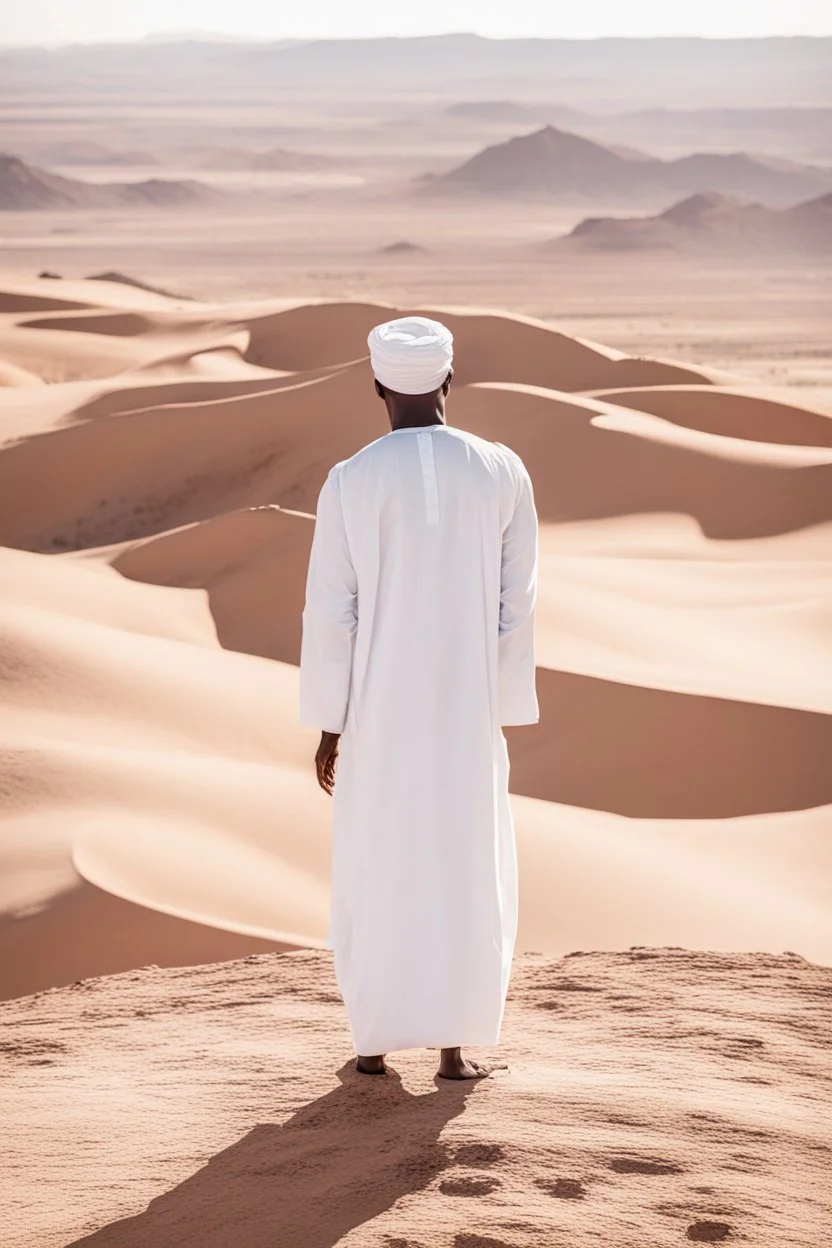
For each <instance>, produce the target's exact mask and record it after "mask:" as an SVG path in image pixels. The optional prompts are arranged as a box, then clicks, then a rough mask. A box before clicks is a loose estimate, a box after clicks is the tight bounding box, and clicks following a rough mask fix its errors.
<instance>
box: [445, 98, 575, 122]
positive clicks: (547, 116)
mask: <svg viewBox="0 0 832 1248" xmlns="http://www.w3.org/2000/svg"><path fill="white" fill-rule="evenodd" d="M443 111H444V113H445V116H446V117H451V118H453V119H455V120H460V121H473V122H479V123H481V124H483V125H489V124H490V125H522V124H523V122H530V123H532V122H537V123H538V124H540V122H547V123H552V122H558V123H559V124H561V125H563V124H565V125H570V124H571V125H576V124H577V123H578V122H581V121H583V120H584V119H585V118H587V117H589V116H590V114H588V113H581V112H578V110H577V109H575V108H569V107H568V106H567V105H566V104H518V103H517V102H516V101H514V100H460V101H459V102H458V103H456V104H449V105H448V106H447V108H445V109H444V110H443Z"/></svg>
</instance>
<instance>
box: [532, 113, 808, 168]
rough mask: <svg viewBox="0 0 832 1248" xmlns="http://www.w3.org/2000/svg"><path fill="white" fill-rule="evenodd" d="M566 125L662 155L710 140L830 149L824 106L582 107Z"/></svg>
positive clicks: (762, 147) (794, 153) (726, 144)
mask: <svg viewBox="0 0 832 1248" xmlns="http://www.w3.org/2000/svg"><path fill="white" fill-rule="evenodd" d="M545 120H546V121H552V122H557V121H558V118H557V117H555V116H552V117H546V118H545ZM570 125H571V128H572V129H573V130H577V131H579V133H581V134H585V135H586V136H587V137H588V138H590V139H596V140H598V141H599V142H601V143H610V142H615V143H635V144H643V145H644V146H645V147H649V148H650V149H651V150H652V151H654V152H656V153H659V154H661V155H666V156H668V157H672V156H677V155H680V154H682V153H684V152H691V151H702V150H703V149H708V148H712V147H714V146H716V147H718V150H720V151H726V150H728V151H747V152H752V153H757V152H768V153H778V154H784V155H786V154H787V155H789V156H791V157H792V158H795V157H796V158H799V159H801V160H810V161H811V160H819V159H823V158H828V157H829V156H830V155H832V109H829V108H807V107H805V106H804V107H800V106H793V107H791V108H686V109H673V108H654V109H641V110H638V111H637V112H620V113H605V114H600V113H595V114H593V113H583V114H579V115H578V116H577V117H576V118H575V120H574V121H572V122H571V123H570Z"/></svg>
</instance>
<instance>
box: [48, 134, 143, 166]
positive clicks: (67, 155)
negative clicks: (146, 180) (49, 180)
mask: <svg viewBox="0 0 832 1248" xmlns="http://www.w3.org/2000/svg"><path fill="white" fill-rule="evenodd" d="M37 160H38V162H39V163H40V164H43V165H143V166H145V167H147V166H148V165H158V164H159V163H160V162H159V160H158V159H157V157H156V156H154V155H153V153H152V152H142V151H132V150H126V151H119V150H118V149H117V148H113V147H106V146H105V144H103V143H97V142H96V141H95V140H94V139H76V140H74V141H69V142H58V143H50V144H48V145H47V146H46V147H39V148H38V149H37Z"/></svg>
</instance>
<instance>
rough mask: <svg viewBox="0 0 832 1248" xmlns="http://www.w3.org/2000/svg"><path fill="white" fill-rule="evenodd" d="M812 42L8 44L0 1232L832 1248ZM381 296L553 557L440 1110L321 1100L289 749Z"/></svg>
mask: <svg viewBox="0 0 832 1248" xmlns="http://www.w3.org/2000/svg"><path fill="white" fill-rule="evenodd" d="M822 42H823V41H811V40H809V41H805V40H793V41H789V42H788V46H786V44H785V42H784V41H777V40H774V41H758V42H755V43H752V44H748V45H746V44H742V43H741V42H740V41H736V43H732V42H731V41H728V43H727V44H725V45H723V44H719V45H718V46H717V43H716V42H715V43H714V45H713V48H711V47H710V46H708V45H706V41H685V40H680V41H677V43H678V46H676V45H674V46H673V47H671V46H669V44H662V42H661V41H655V43H654V42H653V41H634V42H633V43H630V42H628V41H597V42H596V43H593V41H587V43H586V45H584V44H582V43H580V41H576V42H575V43H573V44H571V45H569V46H568V47H564V46H561V45H560V44H558V43H557V42H556V41H553V42H552V43H551V45H547V46H546V47H543V46H542V45H540V46H538V45H536V44H533V43H532V42H528V43H527V42H526V41H518V42H517V43H516V44H514V45H512V47H511V49H510V52H511V56H510V58H508V59H506V57H503V59H500V58H497V60H495V59H494V56H493V54H494V48H493V47H491V46H490V45H489V44H488V43H487V41H477V40H471V39H469V38H468V37H465V36H459V37H455V38H454V39H452V40H450V41H449V42H443V41H432V40H426V41H412V42H410V41H405V42H404V43H403V44H402V46H401V47H396V48H394V49H392V50H391V48H389V47H386V48H385V49H382V50H383V51H385V53H391V57H392V59H391V57H388V56H383V57H380V56H378V55H377V52H378V50H379V49H378V48H376V47H375V46H374V45H370V44H366V43H364V42H361V41H356V42H355V44H354V45H351V47H350V54H349V56H346V55H345V53H344V50H343V48H341V47H340V45H329V44H321V45H316V49H309V48H307V49H301V50H298V51H297V52H292V53H291V56H289V57H288V59H281V58H284V55H285V53H284V50H282V49H281V48H279V47H272V48H270V49H267V50H265V51H264V50H263V49H262V48H259V47H253V48H246V47H243V46H237V45H234V46H229V47H226V46H219V45H218V46H217V47H213V48H212V47H206V46H204V45H201V44H199V42H194V43H193V44H190V43H183V44H173V45H171V46H169V47H168V46H165V47H160V48H154V47H150V46H148V47H147V48H143V47H135V48H132V49H117V48H111V49H103V50H102V49H96V48H87V49H84V48H75V49H65V50H64V51H63V52H62V53H61V56H60V57H59V58H56V57H54V56H52V55H51V54H46V53H42V52H39V51H37V50H31V51H21V52H4V53H3V54H2V55H0V69H2V71H3V77H4V88H3V92H1V93H0V118H2V120H3V127H4V140H3V148H4V150H7V151H8V153H9V154H10V156H11V157H12V158H13V159H12V163H11V164H6V165H5V166H4V170H5V172H3V171H2V170H0V172H3V177H4V178H5V181H3V182H2V185H1V186H0V198H1V197H2V195H3V194H4V195H6V197H7V198H6V200H5V201H3V202H5V203H6V206H7V207H13V208H14V209H15V210H14V211H3V212H0V1000H2V1002H3V1004H2V1006H0V1018H2V1022H3V1026H4V1038H3V1041H2V1042H0V1060H2V1062H3V1065H4V1070H3V1080H4V1094H3V1111H4V1125H6V1124H9V1125H8V1126H7V1132H6V1134H7V1144H8V1147H7V1150H6V1151H7V1155H8V1160H9V1162H10V1165H11V1171H10V1173H11V1177H12V1185H11V1192H12V1195H11V1199H10V1200H8V1201H6V1202H5V1206H4V1210H3V1214H2V1215H0V1216H2V1217H3V1218H5V1220H6V1223H7V1225H4V1226H3V1230H2V1235H0V1238H2V1242H3V1245H4V1248H5V1245H6V1244H8V1245H9V1248H64V1246H65V1245H68V1244H69V1243H70V1242H72V1243H75V1242H85V1243H86V1242H88V1243H90V1244H96V1245H100V1246H101V1248H105V1246H108V1245H113V1248H117V1246H118V1245H136V1246H138V1245H147V1248H151V1245H152V1246H153V1248H156V1246H157V1245H159V1244H165V1245H167V1244H171V1245H173V1244H176V1245H183V1246H184V1248H188V1246H189V1245H191V1244H193V1245H194V1248H197V1245H208V1246H209V1248H212V1246H214V1245H216V1248H227V1245H228V1244H229V1243H240V1244H241V1245H245V1248H258V1246H259V1245H263V1248H265V1246H266V1245H267V1244H269V1245H273V1244H279V1245H280V1248H333V1246H334V1245H335V1244H340V1243H343V1244H345V1245H354V1246H355V1248H359V1246H360V1248H365V1246H368V1248H374V1246H375V1245H378V1246H379V1248H382V1245H383V1246H384V1248H550V1245H551V1246H552V1248H556V1246H558V1245H561V1244H563V1245H566V1244H570V1245H578V1246H581V1245H587V1246H588V1245H590V1244H597V1243H604V1244H609V1245H610V1248H664V1246H665V1245H667V1246H668V1248H670V1245H675V1244H682V1243H687V1242H722V1241H727V1242H747V1243H750V1244H755V1245H760V1246H761V1248H783V1246H785V1245H798V1246H800V1248H826V1246H827V1239H828V1234H827V1233H826V1231H825V1229H824V1228H825V1226H826V1225H827V1224H828V1223H829V1221H830V1218H832V1210H830V1208H829V1201H828V1194H827V1193H826V1187H827V1186H828V1184H826V1185H825V1182H824V1180H825V1175H826V1173H827V1171H828V1169H829V1161H830V1153H832V1140H830V1138H829V1126H828V1124H829V1121H830V1116H832V1106H830V1098H829V1093H828V1089H829V1086H830V1079H832V1069H830V1063H829V1051H828V1030H829V1022H830V1020H829V1016H828V1015H829V1011H828V1001H829V993H830V972H829V970H828V967H829V965H830V964H832V889H830V883H829V881H830V878H832V839H830V830H831V829H832V768H830V762H829V760H830V758H832V717H830V711H832V663H830V648H831V647H830V639H831V638H832V364H831V363H830V358H829V350H828V339H829V314H830V291H832V267H830V253H829V222H828V203H827V201H828V194H827V195H826V196H825V198H824V190H825V188H827V187H828V186H829V185H832V172H830V167H829V157H830V154H832V147H830V146H829V139H828V135H829V120H830V116H832V110H831V109H830V107H829V106H830V104H832V100H830V98H829V89H828V75H826V74H824V73H822V71H821V64H822V60H823V56H822V53H823V51H824V47H825V45H824V46H823V47H822V46H821V44H822ZM590 45H592V46H590ZM567 52H568V54H569V57H570V58H573V61H572V62H570V63H572V64H573V68H575V67H578V68H580V67H583V70H586V73H585V74H584V76H579V77H577V78H575V77H573V78H571V79H570V80H569V81H570V83H571V86H570V92H571V94H570V98H569V99H568V100H556V99H553V98H552V96H551V76H552V73H553V72H554V71H555V70H556V69H558V67H560V68H561V69H562V65H563V62H562V57H563V55H564V54H565V53H567ZM574 57H577V58H578V59H577V61H574ZM713 57H715V58H716V60H714V59H713ZM720 58H721V59H720ZM717 61H718V62H719V64H718V65H717ZM255 62H256V64H255ZM207 64H210V65H213V66H214V67H215V69H214V70H212V71H211V73H209V74H208V75H207V77H206V76H205V74H206V70H205V66H206V65H207ZM449 66H453V77H452V78H449V77H448V74H449V69H448V67H449ZM277 69H280V75H278V77H279V85H276V77H275V72H276V70H277ZM583 70H582V72H583ZM214 72H216V75H217V77H216V78H214V77H213V76H212V75H213V74H214ZM576 72H577V69H576ZM703 74H704V75H705V76H706V77H707V81H708V93H707V100H708V107H707V108H702V107H701V102H702V99H703V98H705V97H703V88H702V84H703V81H704V80H705V79H704V78H703ZM761 80H765V82H766V84H767V93H768V101H767V107H766V108H760V107H758V105H759V98H758V97H759V82H760V81H761ZM215 82H216V83H220V84H221V89H220V88H218V87H216V86H215V85H214V84H215ZM451 83H452V85H449V84H451ZM304 84H305V85H304ZM443 84H445V85H443ZM519 84H522V87H521V86H520V85H519ZM47 86H48V91H47V89H46V88H47ZM223 92H224V93H225V94H223ZM552 127H556V128H557V129H556V130H553V129H552ZM535 133H537V134H538V135H540V134H543V135H544V136H546V137H545V138H544V140H541V139H540V138H537V139H535ZM564 133H566V134H567V137H566V139H564V138H563V134H564ZM570 136H571V137H570ZM581 136H583V137H581ZM541 144H542V148H541ZM542 149H545V150H542ZM506 150H508V151H509V152H510V153H512V156H511V160H512V161H513V160H514V159H515V158H516V157H517V154H518V153H519V154H520V156H521V157H523V160H526V155H527V154H528V152H529V150H531V151H532V155H533V159H532V161H531V165H532V166H533V168H532V173H533V174H535V176H536V166H537V164H538V163H539V162H541V161H544V162H545V161H546V160H548V161H549V162H550V163H549V165H548V166H547V168H546V169H544V170H542V173H541V177H542V181H543V182H544V183H545V185H544V186H543V187H542V189H543V191H544V193H543V194H540V190H541V188H540V187H534V186H529V185H526V187H525V188H522V187H520V188H518V187H516V186H515V187H514V188H513V189H511V193H510V194H507V193H505V191H506V187H505V185H503V183H505V181H506V178H510V177H511V176H513V175H512V170H511V168H510V167H509V166H510V163H511V162H509V165H506V163H505V160H504V155H500V153H501V152H502V153H503V154H504V153H505V151H506ZM495 153H496V155H495ZM535 153H536V154H535ZM569 153H572V154H573V155H574V157H575V160H574V164H573V167H572V175H574V181H573V183H572V190H571V191H568V188H566V191H565V188H564V184H563V181H562V179H561V178H560V171H561V170H562V167H563V162H564V160H565V159H566V156H567V155H569ZM483 154H486V155H483ZM524 154H525V155H524ZM784 158H788V159H784ZM570 159H571V157H570ZM495 161H496V166H495ZM521 163H522V161H521ZM472 164H473V167H474V168H475V169H477V170H479V171H480V172H482V171H483V170H485V172H486V173H487V174H488V178H487V179H486V181H487V182H489V180H490V182H489V185H487V186H485V187H484V188H483V187H479V188H477V187H473V188H472V187H471V186H470V185H468V186H465V187H463V188H462V189H461V190H460V189H459V188H458V186H457V185H456V184H457V183H458V182H459V179H458V177H455V176H454V170H459V169H466V168H467V169H469V171H470V169H471V167H472ZM526 166H528V161H526ZM495 167H497V177H496V182H495V180H494V170H495ZM427 173H432V174H434V175H435V176H434V178H432V179H426V178H425V176H424V175H425V174H427ZM717 174H718V180H719V179H721V181H719V185H714V184H712V183H711V182H710V181H708V179H710V178H711V177H713V176H716V175H717ZM448 175H450V176H448ZM477 176H479V175H477ZM570 176H571V175H570ZM501 179H502V182H501ZM593 179H595V181H594V182H593ZM701 179H704V183H701ZM0 181H2V179H0ZM462 181H466V179H465V178H463V179H462ZM532 181H534V178H532ZM613 184H614V185H613ZM131 185H132V187H133V189H130V188H131ZM160 185H161V186H163V187H168V188H169V187H170V186H174V187H180V188H181V187H183V186H185V187H187V188H190V189H189V190H187V191H186V192H184V193H181V194H180V192H179V191H174V192H171V191H170V190H161V191H160V190H159V187H160ZM136 187H139V188H141V187H144V188H145V189H144V190H141V189H136ZM202 187H204V188H206V193H205V194H203V191H202V190H201V189H200V188H202ZM440 187H441V193H437V192H439V191H440ZM124 188H127V189H124ZM148 188H150V189H148ZM755 188H756V189H755ZM757 189H759V190H760V194H759V195H758V194H757ZM689 192H690V193H691V195H692V196H693V198H692V199H691V198H690V197H688V198H687V199H685V198H684V197H685V196H688V193H689ZM749 193H750V198H753V199H759V201H760V202H759V206H758V207H755V208H753V210H751V212H749V211H748V209H747V206H746V205H745V202H744V201H745V199H746V198H748V197H749ZM19 194H20V195H22V199H21V198H17V199H15V197H16V196H18V195H19ZM737 195H739V196H740V197H741V199H742V200H743V203H742V204H738V203H737V201H736V199H735V198H730V197H733V196H737ZM56 196H57V197H58V198H57V199H56V198H55V197H56ZM61 196H64V197H66V196H68V197H69V201H70V202H67V200H66V199H62V198H61ZM812 196H814V206H813V204H809V205H808V207H806V208H801V207H796V205H799V204H801V203H806V202H807V201H809V200H810V198H811V197H812ZM12 201H13V202H12ZM680 201H683V202H682V203H681V204H680ZM691 205H693V206H694V208H695V209H696V210H695V211H694V212H693V215H692V216H691ZM818 205H819V207H818ZM674 206H675V207H674ZM680 213H681V214H682V217H683V220H682V221H681V223H680V220H679V215H680ZM807 213H808V214H809V215H810V216H811V231H809V230H808V228H807V226H806V221H807V219H808V218H807V215H806V214H807ZM587 218H603V221H602V224H601V226H600V227H597V228H598V237H597V239H596V243H597V244H598V245H597V246H596V245H595V244H587V243H586V238H587V231H586V229H585V228H582V227H581V224H580V223H581V222H583V221H585V220H586V219H587ZM622 218H623V220H622ZM752 221H753V231H751V222H752ZM575 227H578V229H577V233H576V234H575V235H573V236H572V239H573V240H574V238H576V237H577V238H578V239H580V238H581V237H583V238H584V240H585V241H584V242H582V243H579V244H578V245H577V246H575V245H574V241H567V239H568V237H569V232H570V231H572V230H574V229H575ZM591 232H592V231H591V230H590V231H589V233H591ZM752 232H753V238H752ZM634 237H635V239H636V240H637V241H639V240H643V239H646V240H647V246H645V248H644V250H643V251H640V250H639V249H638V248H636V249H633V248H632V247H631V243H632V241H633V238H634ZM738 239H743V240H744V242H745V243H746V244H747V245H743V246H742V247H740V246H739V245H738V243H737V240H738ZM657 243H658V246H657V245H656V244H657ZM622 246H623V248H624V249H623V250H622V249H621V248H622ZM38 273H41V274H45V273H48V274H52V276H41V277H37V276H35V275H36V274H38ZM96 274H97V275H99V276H98V277H95V276H94V275H96ZM166 292H173V293H166ZM399 310H407V311H409V312H413V311H424V312H427V313H428V314H430V315H435V316H439V317H440V318H441V319H443V320H445V321H447V322H448V324H449V325H450V326H451V327H452V329H453V332H454V334H455V338H456V376H455V382H454V386H453V389H452V391H451V398H450V403H449V408H448V418H449V420H450V422H451V423H452V424H457V425H459V426H461V427H463V428H466V429H470V430H472V431H474V432H476V433H478V434H481V435H482V436H485V437H487V438H493V439H497V440H499V441H502V442H505V443H507V444H508V445H510V446H512V447H513V448H514V449H515V450H517V451H518V452H519V453H520V454H521V455H522V456H523V458H524V459H525V461H526V463H527V464H528V466H529V469H530V471H531V474H532V478H533V482H534V487H535V492H536V499H537V505H538V510H539V514H540V519H541V539H540V554H541V576H540V599H539V608H538V615H537V645H538V665H539V666H538V689H539V695H540V703H541V723H540V725H539V726H538V727H536V728H534V729H515V730H511V732H510V750H511V784H510V787H511V790H512V803H513V808H514V813H515V820H516V826H517V837H518V848H519V854H520V871H521V918H520V933H519V940H518V950H519V955H520V956H519V958H518V963H517V970H516V974H515V977H514V981H513V986H512V993H511V999H510V1003H509V1010H508V1015H507V1020H506V1030H505V1036H504V1041H505V1044H504V1050H503V1057H504V1058H505V1060H507V1061H508V1062H509V1065H510V1071H509V1072H508V1073H507V1074H505V1075H500V1076H499V1077H497V1078H495V1079H494V1080H493V1081H489V1082H487V1083H485V1084H483V1085H481V1086H478V1087H476V1088H472V1089H469V1088H465V1089H457V1088H454V1087H450V1086H443V1087H436V1086H434V1084H433V1082H432V1074H431V1067H432V1059H433V1056H434V1055H430V1054H406V1055H394V1058H393V1061H392V1065H393V1066H394V1068H395V1070H396V1072H397V1074H396V1076H395V1077H394V1078H392V1079H391V1080H389V1081H387V1082H385V1081H377V1080H369V1081H366V1083H367V1084H369V1086H366V1085H365V1083H364V1082H359V1080H358V1077H356V1076H354V1075H353V1074H352V1072H351V1070H350V1069H349V1066H348V1059H349V1057H350V1050H349V1036H348V1033H347V1030H346V1023H345V1018H344V1014H343V1009H342V1007H341V1005H340V1002H339V1000H338V997H337V993H336V990H335V984H334V980H333V975H332V967H331V960H330V956H329V954H328V953H327V952H326V951H325V950H324V949H323V948H322V946H323V938H324V933H325V930H326V921H327V908H328V877H329V862H328V854H329V844H328V842H329V817H330V808H329V805H328V799H327V798H326V796H325V795H324V794H323V793H322V792H321V791H320V789H319V788H318V786H317V784H316V782H315V779H314V772H313V768H312V757H313V754H314V750H315V746H316V742H317V734H315V733H313V732H311V731H309V730H307V729H305V728H300V727H299V726H298V724H297V662H298V654H299V645H300V613H301V608H302V604H303V593H304V580H305V573H306V563H307V558H308V553H309V547H310V542H311V538H312V532H313V525H314V511H315V506H316V499H317V494H318V490H319V488H320V486H321V484H322V482H323V480H324V477H325V475H326V472H327V471H328V469H329V467H330V466H331V465H332V464H333V463H334V462H335V461H336V460H338V459H341V458H343V457H345V456H347V455H350V454H351V453H352V452H353V451H354V450H356V449H358V448H359V447H360V446H361V445H363V444H364V443H366V442H368V441H370V440H371V439H373V438H375V437H378V436H381V435H383V434H384V433H385V432H386V428H387V426H386V424H385V419H386V418H385V413H384V409H383V408H382V406H381V404H380V403H378V401H377V399H376V398H375V397H374V395H373V391H372V387H371V378H370V373H369V368H368V362H367V359H366V335H367V331H368V329H369V328H370V327H371V326H372V325H373V324H374V323H376V322H377V321H379V320H381V319H386V318H388V317H389V316H392V315H395V314H396V312H397V311H399ZM577 950H586V951H590V952H586V953H576V951H577ZM593 950H595V951H597V950H608V951H611V952H606V953H604V952H591V951H593ZM616 951H617V952H616ZM235 959H236V960H235ZM102 977H104V978H102ZM336 1072H337V1073H336ZM379 1085H381V1086H379ZM368 1151H369V1152H370V1153H371V1154H372V1157H373V1158H374V1163H373V1172H372V1175H371V1176H368V1175H367V1174H366V1173H365V1171H364V1169H363V1166H362V1156H363V1154H364V1153H366V1152H368ZM45 1192H48V1197H45V1196H44V1193H45ZM461 1198H462V1199H461Z"/></svg>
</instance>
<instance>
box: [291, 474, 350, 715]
mask: <svg viewBox="0 0 832 1248" xmlns="http://www.w3.org/2000/svg"><path fill="white" fill-rule="evenodd" d="M356 594H357V586H356V579H355V569H354V568H353V565H352V559H351V558H350V550H349V544H348V542H347V533H346V529H345V526H344V516H343V512H342V510H341V499H340V496H339V492H338V473H337V465H336V468H334V469H333V470H332V471H331V472H330V474H329V476H328V477H327V479H326V481H325V482H324V485H323V488H322V490H321V493H320V495H319V497H318V510H317V516H316V520H315V535H314V537H313V539H312V552H311V554H310V557H309V572H308V575H307V579H306V605H305V606H304V610H303V639H302V642H301V652H300V722H301V723H302V724H309V725H311V726H313V727H317V728H320V729H322V730H325V731H327V732H342V731H343V729H344V724H345V722H346V718H347V703H348V701H349V694H350V678H351V674H352V656H353V642H354V637H355V628H356V623H357V619H358V613H357V597H356Z"/></svg>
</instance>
